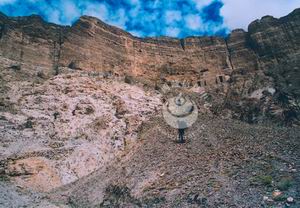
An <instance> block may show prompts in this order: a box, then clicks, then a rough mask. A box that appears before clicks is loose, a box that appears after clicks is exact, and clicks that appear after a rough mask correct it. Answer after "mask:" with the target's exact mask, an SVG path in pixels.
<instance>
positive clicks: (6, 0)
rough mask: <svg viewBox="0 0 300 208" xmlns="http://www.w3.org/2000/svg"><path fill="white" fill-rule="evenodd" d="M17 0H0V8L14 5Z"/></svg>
mask: <svg viewBox="0 0 300 208" xmlns="http://www.w3.org/2000/svg"><path fill="white" fill-rule="evenodd" d="M15 2H16V0H0V6H2V5H6V4H13V3H15Z"/></svg>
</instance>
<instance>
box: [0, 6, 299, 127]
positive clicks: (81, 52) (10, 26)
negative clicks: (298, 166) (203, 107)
mask: <svg viewBox="0 0 300 208" xmlns="http://www.w3.org/2000/svg"><path fill="white" fill-rule="evenodd" d="M0 28H1V30H0V32H1V35H0V38H1V39H0V54H1V56H2V57H3V58H7V59H10V60H13V61H15V65H16V66H14V67H18V68H22V65H24V64H25V65H28V66H27V69H29V73H30V74H31V75H33V76H37V75H41V74H42V75H43V76H46V77H51V76H53V75H57V74H59V73H60V70H61V67H69V68H71V69H73V70H82V71H97V72H103V73H105V74H107V75H110V76H114V77H125V76H127V77H130V78H131V79H134V80H136V81H139V82H142V83H144V84H147V85H150V86H160V85H162V84H164V83H167V84H169V85H173V86H174V85H175V86H178V85H179V86H182V85H185V86H195V85H196V86H199V87H204V88H205V89H206V90H211V89H216V88H217V89H222V91H223V92H224V100H226V99H225V97H226V98H228V99H227V100H237V102H238V103H239V102H240V100H241V99H243V98H247V99H248V98H251V99H252V98H254V97H256V98H257V96H253V93H254V94H255V93H256V94H257V93H258V94H261V93H259V92H258V91H261V92H263V91H266V89H269V90H271V91H273V90H275V92H276V93H277V94H278V93H279V92H280V91H281V90H282V86H281V84H279V83H278V82H281V83H282V81H279V79H280V80H282V79H283V80H285V79H287V77H289V78H288V79H289V81H288V82H291V83H289V84H287V86H286V87H284V89H285V95H284V96H287V97H289V99H288V100H290V98H292V99H294V98H295V96H296V97H299V90H298V89H299V83H300V82H299V77H300V76H299V73H300V72H299V69H298V68H297V67H298V65H297V63H295V62H297V61H298V60H299V48H300V10H299V9H296V10H295V11H293V12H292V13H290V14H289V15H288V16H286V17H282V18H280V19H276V18H273V17H271V16H265V17H263V18H262V19H260V20H256V21H254V22H253V23H251V24H250V25H249V28H248V32H245V31H243V30H241V29H238V30H234V31H232V33H231V34H230V35H229V36H228V37H227V38H221V37H187V38H184V39H174V38H168V37H160V38H145V39H142V38H137V37H134V36H132V35H131V34H129V33H127V32H125V31H123V30H121V29H119V28H116V27H113V26H109V25H107V24H105V23H103V22H101V21H100V20H98V19H96V18H93V17H88V16H83V17H81V18H80V19H79V20H78V21H77V22H76V23H74V25H72V26H71V27H63V26H58V25H54V24H50V23H47V22H45V21H43V20H42V19H41V18H40V17H39V16H29V17H16V18H10V17H7V16H5V15H4V14H1V15H0ZM281 65H283V66H289V67H286V69H284V71H285V72H284V73H283V72H282V73H281V74H280V75H279V74H278V73H273V72H274V71H276V70H277V68H278V67H279V68H280V66H281ZM275 74H276V75H275ZM271 88H272V89H271ZM228 89H231V90H229V91H228ZM257 90H258V91H257ZM275 92H274V93H275ZM290 93H292V94H291V95H290ZM281 94H282V93H281ZM258 97H259V98H261V96H258ZM286 99H287V98H286ZM247 102H248V101H247ZM274 102H275V101H274ZM276 102H277V101H276ZM289 102H292V103H297V102H299V101H298V100H296V101H295V100H293V101H291V100H290V101H289ZM224 104H225V105H224ZM256 104H257V103H256ZM256 104H255V105H256ZM274 105H275V104H274ZM276 105H279V104H278V103H276ZM295 105H296V104H295ZM223 106H226V108H227V109H230V110H233V111H234V112H235V113H236V116H237V117H240V118H241V117H243V116H244V115H241V114H244V113H242V112H240V111H241V109H240V108H241V106H239V105H238V104H237V103H235V102H230V103H223ZM256 107H257V106H256ZM256 107H253V108H256ZM258 108H261V107H258ZM275 108H276V107H275ZM261 111H262V109H259V110H258V112H261ZM293 111H294V110H293ZM277 113H278V112H277ZM246 114H249V115H248V116H247V117H249V118H241V119H243V120H250V122H255V121H256V120H257V118H255V117H256V116H255V115H253V112H252V110H249V112H247V113H246ZM254 114H255V113H254ZM271 114H272V113H271Z"/></svg>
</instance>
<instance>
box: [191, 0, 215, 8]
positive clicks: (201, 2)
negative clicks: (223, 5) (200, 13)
mask: <svg viewBox="0 0 300 208" xmlns="http://www.w3.org/2000/svg"><path fill="white" fill-rule="evenodd" d="M192 2H193V3H194V4H195V5H196V8H197V9H198V10H201V9H203V7H204V6H207V5H209V4H210V3H212V2H213V0H192Z"/></svg>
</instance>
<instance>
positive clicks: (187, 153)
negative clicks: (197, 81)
mask: <svg viewBox="0 0 300 208" xmlns="http://www.w3.org/2000/svg"><path fill="white" fill-rule="evenodd" d="M1 64H2V67H3V68H2V71H1V92H2V93H1V105H0V107H1V111H0V123H1V128H0V136H1V139H0V149H1V153H0V207H5V208H7V207H41V208H44V207H49V208H57V207H63V208H64V207H295V208H296V207H299V206H300V204H299V201H300V190H299V187H300V174H299V169H300V163H299V161H300V160H299V157H300V155H299V151H298V150H299V148H300V140H299V135H300V129H299V127H297V126H295V127H283V126H280V125H278V124H272V123H271V124H266V123H265V124H252V125H250V124H247V123H245V122H241V121H238V120H232V119H230V118H229V117H228V116H226V114H217V115H216V114H214V112H213V111H212V112H211V109H212V108H214V103H213V102H218V98H217V97H214V94H213V93H212V92H205V89H204V88H192V89H190V90H188V89H186V90H185V91H186V92H187V93H189V94H190V96H191V97H192V98H193V99H195V100H196V101H197V104H198V107H199V109H200V115H199V119H198V121H197V122H196V123H195V124H194V125H193V127H192V128H190V129H189V130H188V131H187V133H186V136H187V142H186V143H185V144H178V143H176V142H175V140H176V137H177V132H176V130H174V129H171V128H170V127H169V126H167V125H166V124H165V122H164V120H163V119H162V116H161V112H160V108H161V105H162V102H163V100H164V98H166V97H169V96H174V95H175V94H176V90H175V92H174V89H167V90H166V89H160V91H157V90H155V89H150V88H148V87H146V86H143V85H141V84H139V83H132V82H131V81H130V80H125V81H126V82H127V83H126V82H124V80H121V79H115V78H108V77H106V78H105V77H103V76H102V74H101V73H100V74H99V73H93V72H90V73H87V72H81V71H74V70H71V69H69V68H61V69H60V70H61V74H60V75H56V76H54V77H49V78H45V77H43V76H37V75H36V74H34V75H32V74H30V73H31V72H32V71H31V70H28V71H26V70H21V71H20V70H18V69H17V68H16V67H12V66H14V63H12V62H11V61H10V60H7V59H1ZM24 68H25V69H26V68H28V69H30V66H26V67H23V69H24ZM177 90H178V89H177ZM220 93H221V92H219V93H218V95H220ZM210 97H212V98H210ZM220 99H221V98H220ZM288 201H289V202H288Z"/></svg>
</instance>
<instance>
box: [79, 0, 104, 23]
mask: <svg viewBox="0 0 300 208" xmlns="http://www.w3.org/2000/svg"><path fill="white" fill-rule="evenodd" d="M84 6H85V9H84V10H83V11H82V13H83V14H84V15H88V16H93V17H97V18H98V19H100V20H102V21H106V20H107V18H108V16H109V12H108V9H107V7H106V5H105V4H102V3H87V4H86V5H84Z"/></svg>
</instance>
